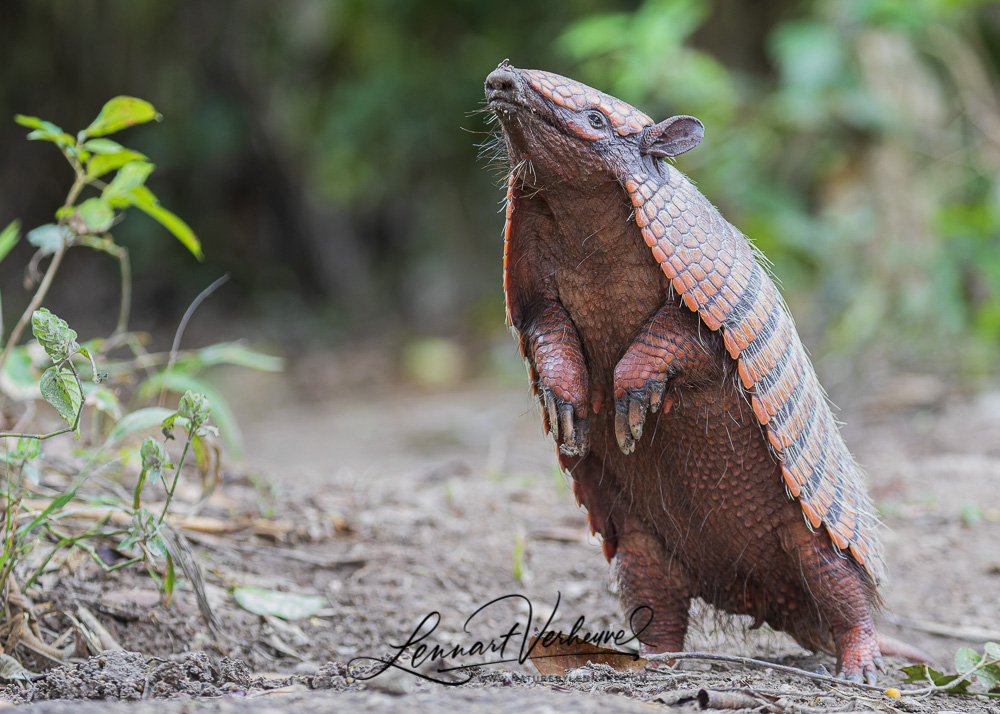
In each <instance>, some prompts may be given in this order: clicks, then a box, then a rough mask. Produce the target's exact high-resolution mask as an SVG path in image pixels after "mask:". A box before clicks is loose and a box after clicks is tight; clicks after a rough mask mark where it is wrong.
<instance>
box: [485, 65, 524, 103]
mask: <svg viewBox="0 0 1000 714" xmlns="http://www.w3.org/2000/svg"><path fill="white" fill-rule="evenodd" d="M516 91H517V75H516V74H514V68H513V67H511V66H509V65H501V66H499V67H497V68H496V69H495V70H493V71H492V72H490V74H489V76H488V77H487V78H486V99H487V101H490V102H492V101H494V100H508V101H509V100H510V99H511V98H512V97H513V96H514V93H515V92H516Z"/></svg>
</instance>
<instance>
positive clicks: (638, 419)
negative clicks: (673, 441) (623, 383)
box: [615, 378, 667, 454]
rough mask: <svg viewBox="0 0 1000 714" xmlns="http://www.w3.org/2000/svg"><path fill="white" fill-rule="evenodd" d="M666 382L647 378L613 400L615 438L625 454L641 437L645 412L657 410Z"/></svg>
mask: <svg viewBox="0 0 1000 714" xmlns="http://www.w3.org/2000/svg"><path fill="white" fill-rule="evenodd" d="M666 388H667V383H666V382H665V381H660V380H658V379H655V378H654V379H649V380H647V381H646V383H645V384H643V385H642V387H640V388H639V389H629V390H627V391H626V392H625V394H624V395H622V396H621V397H619V398H618V399H616V400H615V438H616V439H617V440H618V446H619V448H621V450H622V451H623V452H624V453H626V454H631V453H632V452H633V451H635V445H636V442H637V441H639V439H641V438H642V429H643V426H644V425H645V423H646V412H647V411H651V412H657V411H659V409H660V405H661V404H662V403H663V394H664V392H665V391H666Z"/></svg>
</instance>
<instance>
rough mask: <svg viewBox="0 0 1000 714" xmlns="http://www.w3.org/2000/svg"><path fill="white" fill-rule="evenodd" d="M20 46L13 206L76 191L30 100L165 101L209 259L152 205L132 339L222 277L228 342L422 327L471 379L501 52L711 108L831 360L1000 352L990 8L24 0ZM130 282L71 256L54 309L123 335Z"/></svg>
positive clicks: (731, 170) (716, 190) (997, 62)
mask: <svg viewBox="0 0 1000 714" xmlns="http://www.w3.org/2000/svg"><path fill="white" fill-rule="evenodd" d="M0 46H2V47H3V56H4V59H3V62H2V63H0V156H2V157H3V158H2V162H0V225H6V224H7V223H8V222H9V221H10V220H12V219H14V218H17V217H19V218H21V219H22V220H23V221H24V227H25V229H30V228H33V227H35V226H37V225H39V224H42V223H47V222H50V221H51V220H52V211H53V209H54V208H55V207H56V206H58V205H59V204H60V203H61V200H62V197H63V196H65V193H66V190H67V185H68V183H69V177H68V174H67V172H66V170H65V166H64V159H63V158H62V157H61V156H59V155H58V152H56V151H55V150H53V149H52V147H50V146H47V145H43V144H41V143H29V142H26V141H25V140H24V135H25V133H26V131H25V130H24V129H23V128H22V127H19V126H17V125H15V124H14V123H13V121H12V117H13V115H14V114H15V113H17V112H21V113H26V114H32V115H36V116H40V117H42V118H45V119H49V120H51V121H54V122H55V123H57V124H59V125H60V126H63V127H65V128H67V130H73V131H75V130H76V129H78V128H80V127H83V126H85V125H86V124H87V123H88V122H89V121H90V120H91V119H92V118H93V116H95V115H96V113H97V111H98V110H99V109H100V107H101V105H102V104H103V103H104V102H105V101H106V100H107V99H108V98H110V97H112V96H114V95H117V94H130V95H134V96H138V97H142V98H144V99H147V100H149V101H151V102H152V103H153V104H154V105H155V106H156V108H157V109H158V110H159V111H160V112H161V113H162V114H163V117H164V120H163V122H162V123H161V124H157V125H149V126H144V127H137V128H135V129H131V130H129V132H128V134H127V135H125V136H124V137H123V141H125V143H127V144H128V145H129V146H133V147H135V148H136V149H138V150H140V151H142V152H143V153H145V154H147V155H148V156H149V157H150V158H151V160H152V161H154V162H155V163H156V164H157V167H158V168H157V172H156V174H154V177H153V179H152V180H151V187H152V188H153V189H154V190H155V192H156V193H157V195H159V196H160V197H161V199H162V200H163V203H164V205H165V206H167V207H169V208H171V209H172V210H174V211H175V212H176V213H177V214H179V215H180V216H182V217H183V218H184V219H185V220H187V222H188V223H189V224H190V225H191V226H192V227H193V228H194V230H195V231H196V233H197V234H198V235H199V237H200V238H201V240H202V242H203V245H204V249H205V253H206V255H207V259H206V261H205V262H204V263H197V262H196V261H195V260H194V259H193V258H192V257H191V255H190V254H189V253H187V251H185V250H184V249H183V247H181V246H180V245H179V244H178V243H176V241H173V240H170V239H169V238H166V237H163V236H158V235H157V236H153V235H152V234H153V232H162V228H160V227H159V226H157V225H156V224H155V223H153V222H152V221H151V220H148V219H146V218H145V217H144V216H137V217H135V218H134V219H132V220H130V221H128V222H126V223H125V224H123V225H122V226H121V228H120V229H119V230H116V235H117V238H118V239H119V241H120V242H122V243H123V244H125V245H127V246H128V247H129V249H130V251H131V254H132V257H133V264H134V272H135V274H136V296H135V308H134V310H133V315H134V318H133V326H134V327H135V328H137V329H147V330H151V331H153V332H154V333H155V332H158V331H172V329H173V326H174V325H176V323H177V321H178V319H179V316H180V315H181V313H183V311H184V309H185V307H186V305H187V304H188V303H189V302H190V300H191V299H192V298H193V297H194V295H196V294H197V293H198V292H199V291H200V290H201V289H202V288H203V287H204V286H205V285H207V284H208V283H209V282H211V281H212V280H214V279H215V278H216V277H218V276H219V275H220V274H222V273H223V272H225V271H231V272H232V274H233V281H232V283H231V284H230V285H228V286H226V288H224V289H223V290H221V291H220V292H219V293H218V294H217V295H215V296H213V297H212V299H211V300H210V301H209V303H207V304H206V306H205V307H203V308H202V310H208V311H209V312H213V311H214V314H215V315H216V320H215V322H214V323H213V324H214V325H215V326H216V328H215V329H218V330H221V331H222V332H224V333H225V332H226V330H227V329H230V326H231V325H233V324H239V325H240V327H241V331H240V334H247V329H246V327H247V325H251V326H252V329H253V330H254V332H252V333H251V337H254V336H256V337H259V338H262V339H265V340H270V341H272V342H273V343H276V344H278V343H280V344H281V345H284V346H285V348H286V349H288V348H289V346H292V345H298V344H302V343H307V342H313V343H314V342H315V341H319V342H320V343H321V344H323V345H327V346H329V345H335V346H336V345H340V346H350V345H352V344H357V343H358V342H360V341H363V340H381V341H383V342H385V343H386V344H390V345H395V346H401V345H403V346H405V345H414V344H416V345H425V346H426V345H428V344H429V345H431V348H430V349H427V350H424V351H423V352H421V351H420V350H419V349H418V350H416V352H412V351H411V352H410V354H411V357H412V358H413V359H415V360H417V361H419V360H421V359H423V360H427V361H430V362H432V363H434V364H438V365H447V364H449V361H448V360H449V359H452V360H457V363H458V366H459V367H461V365H462V363H463V360H464V364H465V369H466V371H467V372H474V371H481V370H480V369H479V367H477V366H472V367H469V365H470V364H473V365H475V363H476V360H479V359H480V358H482V357H483V355H485V356H486V357H487V358H488V355H489V354H491V350H492V348H491V347H490V346H491V345H500V346H501V347H499V348H498V349H502V350H503V351H504V353H505V354H508V355H511V354H513V351H514V347H513V343H512V341H511V340H510V339H509V337H508V336H507V335H506V334H505V331H504V329H503V305H502V295H501V287H500V262H501V251H502V248H501V228H502V223H503V218H502V215H501V214H499V213H498V209H499V208H500V201H501V198H502V195H503V191H502V189H501V188H500V183H501V181H502V178H503V176H502V171H501V170H499V169H497V168H496V167H492V168H491V167H489V166H487V165H486V164H485V162H484V161H482V160H479V159H477V153H478V149H477V144H481V143H483V142H484V141H485V140H486V139H487V138H488V136H487V135H486V134H485V133H484V132H486V131H487V123H486V121H485V117H484V116H483V115H482V114H481V113H476V110H477V109H480V108H481V107H482V106H483V100H482V96H483V92H482V84H483V80H484V78H485V77H486V75H487V73H488V72H489V71H490V70H492V69H493V68H494V67H495V66H496V65H497V64H498V63H499V62H500V61H501V60H503V59H504V58H509V59H510V60H511V62H513V63H514V64H515V65H517V66H522V67H539V68H544V69H548V70H552V71H556V72H559V73H562V74H566V75H569V76H572V77H574V78H577V79H580V80H582V81H584V82H587V83H589V84H592V85H594V86H597V87H599V88H601V89H604V90H606V91H608V92H610V93H612V94H615V95H617V96H619V97H621V98H623V99H625V100H626V101H629V102H631V103H633V104H635V105H637V106H639V107H640V108H642V109H643V110H645V111H646V112H647V113H649V114H650V115H652V116H653V117H654V118H658V119H659V118H663V117H665V116H668V115H670V114H672V113H686V114H694V115H697V116H698V117H700V118H701V119H702V120H703V121H704V123H705V124H706V127H707V137H706V140H705V141H704V142H703V143H702V145H701V146H700V147H699V148H698V150H696V151H694V152H692V153H691V154H689V155H685V156H683V157H681V160H680V161H679V166H680V168H681V169H682V170H684V171H685V172H686V173H689V174H690V175H691V177H692V178H693V179H694V180H695V181H696V182H697V183H698V185H699V187H700V188H701V190H702V191H703V192H704V193H706V194H707V195H708V196H709V197H710V199H711V200H712V201H713V202H714V203H716V205H718V206H719V207H720V208H721V209H722V211H723V213H724V214H725V215H726V216H727V218H729V220H730V221H731V222H733V223H734V224H735V225H737V226H739V227H740V228H741V229H742V230H743V231H744V232H745V233H747V234H748V235H749V236H750V237H752V238H753V239H754V240H755V241H756V242H757V244H758V245H759V246H760V247H761V248H762V249H763V251H764V252H765V253H766V254H767V256H768V257H769V258H770V259H771V260H772V261H773V262H774V272H775V274H776V275H777V276H779V277H780V279H781V281H782V283H783V287H784V291H785V295H786V298H787V300H788V302H789V304H790V305H791V307H792V310H793V313H794V314H795V316H796V318H797V321H798V324H799V327H800V330H801V331H802V332H803V335H804V337H805V339H806V341H807V343H808V344H809V345H810V346H811V348H812V351H813V353H814V354H823V355H833V359H836V360H839V361H840V363H842V364H845V365H849V367H850V371H853V370H854V369H855V368H861V369H862V371H863V368H865V367H866V366H870V365H872V364H876V363H877V364H882V365H885V364H890V363H891V364H894V365H902V366H903V367H905V368H910V369H921V370H927V369H938V370H947V371H949V372H951V373H959V374H964V375H971V376H980V375H984V374H991V373H993V374H995V373H996V372H997V364H998V356H1000V90H998V76H1000V6H998V5H997V4H995V3H987V2H976V1H974V0H754V1H753V2H738V1H736V0H645V1H643V2H635V1H631V2H629V1H625V0H567V1H566V2H561V3H539V2H512V1H510V0H508V1H505V2H493V3H487V2H481V1H480V0H425V1H422V2H421V1H418V0H329V1H320V0H284V1H283V2H272V1H270V0H239V1H238V2H237V1H236V0H215V1H213V2H204V1H203V0H144V1H143V2H120V1H111V0H78V1H77V2H73V3H67V2H64V1H63V0H6V2H5V3H4V19H3V22H2V23H0ZM153 238H155V240H154V239H153ZM16 251H17V252H16V254H15V255H12V256H11V257H9V258H8V259H7V260H5V261H4V263H3V265H2V269H0V281H2V283H0V285H2V293H3V299H4V311H5V313H6V315H7V320H8V321H13V320H14V319H15V317H14V316H16V315H17V314H19V313H20V310H21V309H23V306H24V305H25V304H27V300H28V297H29V296H28V293H26V292H24V291H22V290H20V282H21V281H22V279H23V266H24V265H25V263H26V262H27V260H28V258H29V257H30V246H28V245H27V244H26V242H24V241H22V242H21V244H20V245H19V246H18V247H17V249H16ZM18 256H19V257H20V259H16V258H17V257H18ZM71 276H74V277H72V278H71ZM117 300H118V279H117V276H116V266H115V265H114V264H113V262H112V261H110V260H108V259H107V258H106V256H102V255H100V254H96V253H92V252H90V251H75V252H71V253H70V254H69V255H68V256H67V264H66V266H65V268H64V272H63V280H62V281H61V282H60V284H58V285H57V286H56V288H55V289H54V291H53V293H52V295H51V297H50V298H49V299H48V300H47V303H46V304H47V305H48V306H49V307H51V309H52V310H53V311H54V312H56V313H58V314H59V315H60V316H62V317H64V318H65V319H67V320H68V321H69V322H70V323H71V324H73V325H74V326H76V327H77V329H78V331H79V332H80V333H81V337H88V336H90V332H91V330H93V331H96V332H99V333H101V334H107V333H108V332H110V330H111V327H112V326H113V325H114V322H115V319H116V317H117ZM234 329H235V328H234ZM167 334H168V339H169V332H168V333H167ZM235 336H239V335H237V334H223V335H221V337H224V338H228V337H235ZM428 336H431V337H443V338H447V340H449V342H448V344H452V345H460V350H461V355H464V356H461V355H460V356H459V357H458V358H456V357H455V355H454V354H452V353H449V352H448V350H447V349H445V350H443V351H441V350H436V349H435V348H433V345H435V344H440V343H435V342H433V341H432V342H427V340H426V338H427V337H428ZM214 337H215V338H218V337H219V336H218V335H215V336H214ZM403 353H404V354H406V351H405V350H404V351H403ZM414 355H415V356H414ZM449 355H451V356H450V357H449ZM469 355H471V357H470V356H469ZM477 355H478V356H477ZM470 359H471V360H472V362H470V361H469V360H470ZM828 359H829V357H828ZM444 376H445V377H447V374H445V375H444ZM521 378H522V379H523V377H521Z"/></svg>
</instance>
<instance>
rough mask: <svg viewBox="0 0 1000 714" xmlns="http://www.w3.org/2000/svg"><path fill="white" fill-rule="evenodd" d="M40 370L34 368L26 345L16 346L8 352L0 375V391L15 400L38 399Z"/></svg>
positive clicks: (39, 394)
mask: <svg viewBox="0 0 1000 714" xmlns="http://www.w3.org/2000/svg"><path fill="white" fill-rule="evenodd" d="M41 373H42V370H41V369H39V368H38V367H36V366H35V363H34V362H33V361H32V359H31V353H29V352H28V346H27V345H18V346H17V347H15V348H14V349H12V350H11V351H10V354H9V355H8V356H7V362H6V363H5V364H4V366H3V372H2V373H0V390H2V391H3V393H4V394H6V395H7V396H9V397H12V398H14V399H17V400H19V401H20V400H27V399H38V398H39V397H41V393H40V392H39V391H38V380H39V378H40V377H41Z"/></svg>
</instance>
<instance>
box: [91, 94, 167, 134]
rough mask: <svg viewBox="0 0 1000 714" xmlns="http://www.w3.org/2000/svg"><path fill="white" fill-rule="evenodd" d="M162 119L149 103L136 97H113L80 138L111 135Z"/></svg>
mask: <svg viewBox="0 0 1000 714" xmlns="http://www.w3.org/2000/svg"><path fill="white" fill-rule="evenodd" d="M161 118H162V117H161V116H160V115H159V114H157V113H156V109H154V108H153V105H152V104H150V103H149V102H147V101H145V100H142V99H137V98H136V97H115V98H114V99H111V100H109V101H108V103H107V104H105V105H104V107H103V108H102V109H101V113H100V114H98V115H97V118H96V119H94V121H93V122H91V124H90V126H88V127H87V128H86V129H84V130H83V131H82V132H80V135H81V137H89V136H104V135H105V134H113V133H115V132H116V131H121V130H122V129H126V128H128V127H130V126H133V125H135V124H145V123H146V122H148V121H152V120H154V119H155V120H156V121H159V120H160V119H161Z"/></svg>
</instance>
